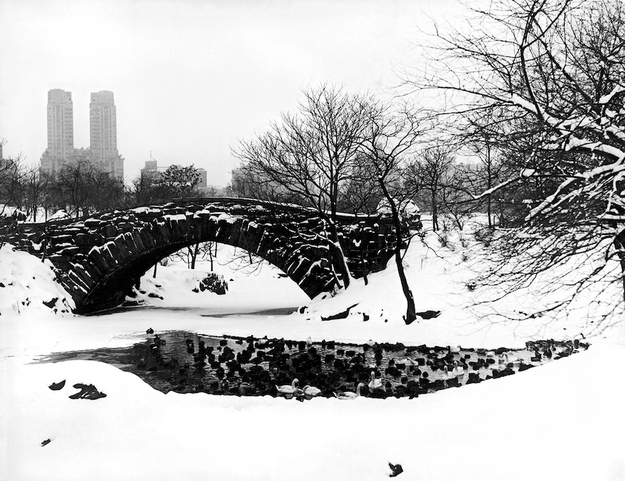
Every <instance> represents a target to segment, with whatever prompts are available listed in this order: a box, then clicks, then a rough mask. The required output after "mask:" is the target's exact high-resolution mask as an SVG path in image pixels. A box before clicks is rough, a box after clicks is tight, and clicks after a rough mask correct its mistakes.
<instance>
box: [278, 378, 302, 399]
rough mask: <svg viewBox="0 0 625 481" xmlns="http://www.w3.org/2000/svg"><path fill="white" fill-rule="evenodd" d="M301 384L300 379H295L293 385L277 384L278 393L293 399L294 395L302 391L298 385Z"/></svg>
mask: <svg viewBox="0 0 625 481" xmlns="http://www.w3.org/2000/svg"><path fill="white" fill-rule="evenodd" d="M298 384H299V380H297V379H293V382H292V383H291V385H288V384H285V385H283V386H276V390H277V391H278V394H279V395H280V394H281V395H283V396H284V397H285V398H287V399H291V398H292V397H293V396H294V395H296V394H298V392H300V391H301V389H300V388H298V387H297V385H298Z"/></svg>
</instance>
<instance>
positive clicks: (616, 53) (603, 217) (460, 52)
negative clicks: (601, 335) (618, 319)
mask: <svg viewBox="0 0 625 481" xmlns="http://www.w3.org/2000/svg"><path fill="white" fill-rule="evenodd" d="M473 12H474V14H475V17H476V18H472V19H470V21H469V22H467V23H465V24H464V26H463V27H459V29H455V30H451V31H450V33H445V32H444V31H443V28H441V27H438V28H437V30H436V33H435V42H436V47H435V48H434V50H432V51H431V53H432V55H431V58H430V60H431V62H430V64H429V65H428V68H427V71H426V70H425V69H424V70H423V71H421V72H419V71H415V72H411V73H410V74H409V77H407V86H408V87H409V88H411V89H412V90H413V91H419V92H423V90H428V89H435V90H436V91H437V92H438V94H439V95H441V94H442V93H447V94H449V95H448V98H447V99H446V100H447V102H441V103H445V104H446V107H447V108H446V109H445V112H443V114H444V115H447V116H449V115H453V116H454V122H455V123H456V125H458V126H460V127H461V129H460V130H462V129H464V128H468V127H473V126H470V125H469V123H468V122H463V119H467V117H471V119H472V121H473V122H476V119H477V122H476V124H477V125H478V126H481V127H482V128H484V129H486V128H488V127H490V126H491V124H492V123H494V122H496V123H497V124H498V125H497V128H496V129H491V130H495V131H496V132H497V138H496V139H490V140H493V142H495V143H496V144H498V145H508V144H511V143H515V142H525V143H526V144H527V145H530V146H531V149H530V150H529V151H528V152H527V153H528V155H526V156H524V162H525V165H520V166H519V168H518V169H517V172H516V175H515V176H514V177H513V178H510V179H508V180H507V181H506V182H504V183H503V184H500V185H499V186H495V187H493V188H492V189H490V190H487V191H485V192H484V193H483V194H482V195H484V196H486V195H489V194H491V193H492V192H494V191H495V190H496V189H502V188H504V187H506V186H510V185H511V184H517V183H522V184H524V183H528V182H535V181H536V180H537V179H543V180H545V181H546V182H545V184H544V186H545V189H544V190H543V191H542V196H541V198H540V199H538V202H536V203H534V204H530V205H529V207H530V208H529V209H528V211H527V215H526V216H525V222H526V226H527V230H528V231H530V232H528V234H530V235H524V236H516V237H515V239H514V241H513V242H509V243H507V245H508V246H509V247H510V248H511V251H512V254H514V257H512V258H511V259H514V260H515V261H516V264H517V265H516V266H515V267H514V269H513V272H510V269H509V270H508V272H509V273H510V274H513V275H515V274H522V276H524V277H525V280H526V281H527V280H528V278H531V276H534V275H536V274H537V273H538V272H540V271H542V270H545V269H547V268H550V267H560V268H564V267H566V265H567V263H569V261H570V260H571V258H572V257H574V256H575V255H577V254H579V253H582V252H584V253H589V255H590V253H594V254H597V253H602V254H603V257H604V259H605V260H604V263H603V266H602V267H601V266H599V267H598V268H597V269H596V270H594V271H593V272H592V273H591V274H589V275H588V277H587V278H586V279H584V281H582V284H580V285H579V286H578V287H577V292H579V291H580V290H583V288H584V287H585V286H586V285H588V284H590V283H591V282H593V280H594V279H595V280H596V279H605V278H606V276H611V278H612V279H613V282H619V283H622V287H623V295H624V296H625V105H624V100H625V6H624V4H623V3H622V2H621V1H619V0H583V1H582V0H565V1H561V0H495V1H493V2H490V3H489V4H488V6H487V7H486V10H479V9H475V10H474V11H473ZM467 24H468V27H469V28H465V27H467ZM448 32H449V31H448ZM449 106H452V107H449ZM453 106H455V107H453ZM477 133H478V135H481V133H480V132H479V129H478V132H477ZM538 244H540V248H537V247H538ZM530 252H531V253H532V255H530V254H529V253H530ZM517 254H518V256H517ZM597 257H599V258H600V257H601V255H599V256H597ZM613 260H616V265H617V266H618V265H619V264H620V274H614V271H612V272H610V269H612V268H613V267H614V262H613ZM508 264H509V263H508ZM509 265H510V264H509ZM514 271H516V272H514ZM617 272H618V271H617ZM621 307H622V305H621Z"/></svg>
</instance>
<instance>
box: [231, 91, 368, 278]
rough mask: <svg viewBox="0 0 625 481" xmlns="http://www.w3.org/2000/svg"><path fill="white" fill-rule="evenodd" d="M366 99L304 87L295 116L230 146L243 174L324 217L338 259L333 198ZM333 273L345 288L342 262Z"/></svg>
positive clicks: (362, 121) (351, 156) (352, 160)
mask: <svg viewBox="0 0 625 481" xmlns="http://www.w3.org/2000/svg"><path fill="white" fill-rule="evenodd" d="M368 103H369V102H368V100H367V99H366V98H365V97H363V96H360V95H354V94H350V93H347V92H345V91H343V90H342V89H340V88H336V87H333V86H330V85H325V84H324V85H321V86H320V87H318V88H314V89H309V90H307V91H305V92H304V101H303V102H302V103H300V104H299V106H298V111H297V113H296V114H291V113H284V114H282V115H281V117H280V121H279V122H274V123H273V124H272V125H271V127H270V129H269V130H268V131H267V132H265V133H262V134H260V135H258V136H257V137H256V138H255V139H253V140H244V141H242V142H241V143H240V145H239V147H238V149H236V150H235V155H236V156H237V157H238V158H239V159H240V161H241V163H242V165H241V167H242V169H244V170H245V171H246V173H247V175H252V176H253V177H254V178H255V179H256V180H257V181H258V182H259V183H260V184H267V185H268V186H269V187H270V188H273V189H274V190H277V191H278V192H281V193H283V194H284V196H285V197H286V198H288V199H289V200H291V201H295V200H297V201H299V202H300V203H301V204H302V205H304V206H309V207H313V208H315V209H316V210H317V211H318V212H319V214H320V215H322V216H323V217H324V218H325V219H326V220H327V222H328V230H329V232H330V238H331V239H332V241H333V245H334V247H335V250H336V253H335V254H336V255H337V256H340V257H342V252H341V247H340V245H339V242H338V233H337V229H336V215H337V211H338V205H339V198H340V194H341V189H342V187H343V186H344V185H345V184H346V183H347V182H348V181H349V179H350V178H351V176H352V174H353V171H354V166H355V165H356V160H357V158H358V155H359V147H360V143H359V141H360V139H361V138H362V134H363V132H364V130H365V128H366V126H367V106H368ZM339 274H340V277H341V278H342V283H343V286H344V287H347V286H348V285H349V280H350V275H349V271H348V269H347V266H345V267H344V269H343V272H341V273H339Z"/></svg>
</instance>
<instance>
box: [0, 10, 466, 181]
mask: <svg viewBox="0 0 625 481" xmlns="http://www.w3.org/2000/svg"><path fill="white" fill-rule="evenodd" d="M455 5H456V2H455V1H454V0H438V1H434V0H421V1H417V2H415V1H412V0H390V1H388V2H379V1H376V0H362V1H353V0H338V1H335V2H330V1H329V0H321V1H316V2H312V1H308V0H295V1H293V2H285V1H283V0H266V1H264V2H248V1H241V2H227V3H225V2H217V1H211V0H206V1H197V0H186V1H184V2H174V1H172V0H156V1H147V0H132V1H130V0H110V1H103V0H84V1H77V0H47V1H42V0H3V1H2V2H0V28H1V29H2V31H3V37H2V39H0V53H1V54H2V56H3V62H2V63H0V138H4V139H6V140H7V144H6V145H5V147H4V152H5V156H12V157H15V156H17V155H19V154H20V153H21V154H22V155H23V157H25V162H26V163H27V164H29V165H36V164H37V163H38V162H39V159H40V156H41V152H43V150H44V149H45V146H46V125H45V121H46V117H45V112H46V92H47V91H49V90H52V89H55V88H62V89H64V90H67V91H70V92H72V96H73V101H74V142H75V144H76V145H78V146H87V145H89V136H90V133H89V127H88V126H89V111H88V109H87V108H86V107H87V105H88V103H89V102H90V93H91V92H97V91H100V90H104V89H106V90H110V91H112V92H115V97H116V105H117V123H118V125H117V127H118V129H117V130H118V132H117V143H118V148H119V151H120V152H122V153H123V156H124V158H125V176H124V178H125V182H126V183H127V184H129V183H130V182H131V181H132V179H134V178H136V177H137V176H138V175H139V172H140V169H141V167H143V165H144V162H145V161H146V160H148V159H149V155H150V151H151V152H152V154H153V156H154V158H155V159H157V160H158V161H159V163H161V164H163V165H166V164H181V165H190V164H194V165H196V166H198V167H202V168H205V169H207V171H208V173H209V174H208V177H209V178H208V183H209V184H210V185H216V186H223V185H226V184H227V183H228V182H229V180H230V173H231V171H232V169H233V168H234V167H236V165H237V161H236V159H234V158H233V157H232V154H231V148H233V147H237V145H238V143H239V141H240V140H242V139H249V138H251V137H253V136H254V135H255V134H258V133H261V132H263V131H264V130H266V129H267V127H268V126H269V125H270V123H271V122H272V121H275V120H277V119H278V118H279V116H280V113H282V112H287V111H288V112H293V111H295V110H296V108H297V103H298V101H301V100H302V97H303V96H302V90H303V89H306V88H309V87H315V86H318V85H319V84H321V83H323V82H328V83H330V84H334V85H339V86H343V87H344V88H345V89H346V90H348V91H352V92H367V91H368V92H371V93H375V94H380V95H387V96H389V95H392V94H393V92H392V91H390V89H391V87H393V86H394V85H396V84H397V83H398V76H397V73H396V70H401V69H402V68H403V67H405V66H410V65H413V66H414V64H415V62H418V55H417V53H416V49H415V42H417V40H418V39H419V35H420V34H419V28H421V27H426V26H427V24H430V23H431V22H432V20H433V19H435V18H436V19H437V20H438V21H444V18H445V16H446V15H448V14H449V11H450V10H451V9H452V8H453V7H455ZM428 15H429V16H431V18H428Z"/></svg>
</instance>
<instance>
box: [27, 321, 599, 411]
mask: <svg viewBox="0 0 625 481" xmlns="http://www.w3.org/2000/svg"><path fill="white" fill-rule="evenodd" d="M587 348H588V344H586V343H583V342H579V341H578V340H575V341H564V342H560V341H553V340H546V341H535V342H527V343H526V348H525V349H515V350H512V349H506V348H499V349H496V350H485V349H470V348H460V347H457V348H452V347H441V346H434V347H428V346H425V345H421V346H405V345H403V344H401V343H397V344H389V343H380V344H377V343H376V344H364V345H363V344H360V345H359V344H344V343H335V342H333V341H327V342H326V341H322V342H311V341H302V340H299V341H295V340H285V339H267V338H262V339H259V338H254V337H248V338H240V337H229V336H207V335H198V334H196V333H191V332H186V331H167V332H161V333H157V334H151V335H146V340H145V342H141V343H137V344H135V345H133V346H130V347H124V348H101V349H94V350H88V351H72V352H62V353H53V354H51V355H50V356H47V357H44V358H41V359H39V362H59V361H66V360H73V359H84V360H95V361H100V362H105V363H107V364H111V365H114V366H116V367H118V368H119V369H121V370H123V371H127V372H132V373H134V374H136V375H137V376H139V377H140V378H141V379H143V380H144V381H145V382H146V383H148V384H149V385H150V386H152V387H153V388H155V389H157V390H159V391H162V392H169V391H175V392H179V393H194V392H206V393H210V394H221V395H239V396H262V395H272V396H276V395H279V393H278V390H277V389H276V385H278V386H280V385H290V384H291V383H292V381H293V379H298V381H299V387H300V388H303V387H304V386H306V385H311V386H315V387H317V388H319V390H320V393H319V395H321V396H326V397H333V396H335V395H336V394H335V393H337V392H339V391H352V392H353V391H355V390H356V387H357V385H358V384H359V383H363V386H362V387H361V394H362V395H364V396H369V397H380V398H385V397H390V396H393V397H402V396H409V397H415V396H418V395H420V394H426V393H430V392H435V391H437V390H440V389H446V388H450V387H460V386H462V385H465V384H472V383H478V382H482V381H485V380H487V379H494V378H499V377H503V376H507V375H512V374H515V373H517V372H519V371H524V370H526V369H530V368H533V367H535V366H538V365H540V364H543V363H546V362H550V361H553V360H556V359H560V358H562V357H566V356H569V355H571V354H574V353H576V352H578V351H580V350H585V349H587ZM372 373H373V377H374V379H375V381H373V383H372ZM286 396H287V397H291V396H289V395H288V394H287V395H286ZM294 397H296V398H300V399H304V397H305V396H304V395H303V394H302V393H301V392H299V391H298V392H296V394H295V396H294Z"/></svg>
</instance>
